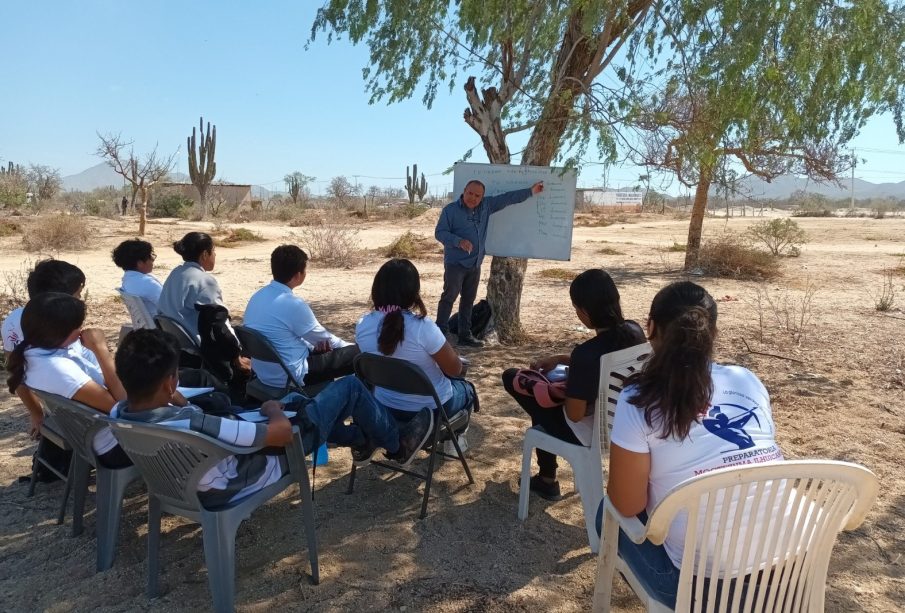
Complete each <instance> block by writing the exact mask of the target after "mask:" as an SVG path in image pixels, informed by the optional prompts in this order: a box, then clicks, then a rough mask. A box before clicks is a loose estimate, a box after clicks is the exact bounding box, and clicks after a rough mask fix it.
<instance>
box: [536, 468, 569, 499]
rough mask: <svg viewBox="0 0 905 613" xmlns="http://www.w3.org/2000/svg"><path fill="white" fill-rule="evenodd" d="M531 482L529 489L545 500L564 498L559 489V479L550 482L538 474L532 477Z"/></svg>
mask: <svg viewBox="0 0 905 613" xmlns="http://www.w3.org/2000/svg"><path fill="white" fill-rule="evenodd" d="M530 483H531V485H530V487H529V489H530V490H531V491H532V492H534V493H535V494H537V495H538V496H540V497H541V498H543V499H544V500H550V501H551V502H556V501H557V500H562V494H561V493H560V491H559V481H553V482H550V481H547V480H545V479H544V478H542V477H541V476H540V475H539V474H538V475H534V476H533V477H531V482H530Z"/></svg>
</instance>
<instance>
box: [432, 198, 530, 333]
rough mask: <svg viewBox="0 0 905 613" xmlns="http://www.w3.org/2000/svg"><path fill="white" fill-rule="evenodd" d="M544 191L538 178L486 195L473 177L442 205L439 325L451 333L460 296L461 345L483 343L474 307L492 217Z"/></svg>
mask: <svg viewBox="0 0 905 613" xmlns="http://www.w3.org/2000/svg"><path fill="white" fill-rule="evenodd" d="M542 191H544V182H543V181H538V182H537V183H535V184H534V185H532V186H531V187H529V188H526V189H516V190H513V191H511V192H506V193H504V194H499V195H498V196H489V197H487V198H484V184H483V183H481V182H480V181H475V180H472V181H469V182H468V183H467V184H466V185H465V189H464V190H463V191H462V195H461V196H460V197H459V199H458V200H456V201H455V202H450V203H449V204H447V205H446V206H445V207H443V212H442V213H440V219H439V220H438V221H437V229H436V230H435V231H434V237H435V238H436V239H437V240H438V241H440V242H441V243H442V244H443V295H441V296H440V304H439V305H438V306H437V326H439V328H440V330H442V331H443V333H444V334H447V333H448V332H449V315H450V313H452V306H453V303H454V302H455V301H456V298H457V297H458V298H459V330H458V334H459V343H458V344H459V345H466V346H468V347H481V346H483V345H484V343H483V342H481V341H479V340H478V339H476V338H475V337H474V336H472V334H471V308H472V306H474V301H475V297H476V296H477V294H478V282H479V281H480V280H481V262H482V261H483V260H484V243H485V241H486V240H487V223H488V221H489V219H490V216H491V215H492V214H494V213H496V212H497V211H501V210H503V209H504V208H506V207H507V206H509V205H510V204H518V203H519V202H524V201H525V200H527V199H528V198H530V197H531V196H533V195H535V194H539V193H541V192H542Z"/></svg>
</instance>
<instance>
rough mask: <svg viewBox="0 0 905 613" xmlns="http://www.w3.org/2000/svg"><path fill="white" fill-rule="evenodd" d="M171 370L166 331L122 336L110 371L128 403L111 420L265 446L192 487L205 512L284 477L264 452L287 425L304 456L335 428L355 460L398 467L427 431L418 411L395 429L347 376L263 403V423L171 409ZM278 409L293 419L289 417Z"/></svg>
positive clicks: (280, 459) (173, 359)
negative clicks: (389, 461) (380, 453)
mask: <svg viewBox="0 0 905 613" xmlns="http://www.w3.org/2000/svg"><path fill="white" fill-rule="evenodd" d="M178 365H179V348H178V345H177V344H176V340H175V339H174V338H173V337H172V336H170V335H169V334H167V333H166V332H163V331H162V330H159V329H154V330H133V331H132V332H130V333H129V334H127V335H126V337H125V338H124V339H123V342H122V344H121V345H120V347H119V350H118V351H117V352H116V371H117V373H118V374H119V377H120V379H121V380H122V382H123V386H124V387H125V390H126V395H127V397H128V399H127V400H126V401H124V402H120V403H119V404H117V406H116V409H115V413H114V414H115V416H116V417H117V418H119V419H125V420H132V421H140V422H145V423H153V424H159V425H161V426H169V427H173V428H190V429H192V430H195V431H197V432H202V433H204V434H206V435H208V436H212V437H214V438H217V439H219V440H222V441H225V442H228V443H231V444H233V445H238V446H241V447H258V446H262V445H263V446H265V447H266V449H264V450H262V451H261V452H260V453H256V454H249V455H241V456H230V457H229V458H226V459H224V460H223V461H221V462H220V463H219V464H218V465H217V466H215V467H213V468H211V469H210V471H208V473H207V474H206V475H205V477H204V478H203V479H202V481H201V484H200V485H199V496H198V497H199V499H200V500H201V501H202V502H203V503H204V504H205V505H206V506H209V507H215V506H220V505H224V504H227V503H230V502H235V501H236V500H239V499H240V498H243V497H244V496H248V495H249V494H252V493H254V492H256V491H258V490H260V489H262V488H264V487H266V486H267V485H269V484H270V483H273V482H274V481H276V480H278V479H279V478H280V477H281V476H282V475H283V474H285V472H286V470H288V467H287V464H286V461H285V456H284V455H282V454H279V453H273V449H272V448H273V447H285V446H286V445H288V444H289V443H290V442H291V440H292V426H293V425H298V426H299V430H300V432H301V433H302V444H303V446H304V448H305V449H306V450H313V449H317V448H318V447H319V446H320V445H321V444H323V443H324V441H325V440H326V435H327V434H328V433H330V432H331V431H334V430H335V429H336V428H347V429H350V430H352V431H354V433H355V436H357V439H358V440H357V444H356V446H355V447H353V448H352V458H353V461H355V462H359V461H362V458H365V460H367V459H370V457H371V456H370V454H372V453H373V451H372V447H373V446H376V447H381V448H383V449H385V450H386V451H387V452H388V454H390V455H391V456H393V457H395V458H398V459H399V460H400V461H406V460H408V459H409V458H410V457H411V456H413V455H414V454H415V452H416V451H417V450H418V448H419V447H420V445H419V442H420V441H421V440H423V437H424V433H425V432H427V431H429V430H430V428H431V425H432V422H431V416H430V412H428V411H425V412H422V414H421V415H419V416H418V418H417V419H413V420H412V421H411V422H410V423H409V424H407V425H406V426H404V427H402V428H399V427H397V426H396V422H395V421H394V420H393V419H392V418H391V417H390V416H389V415H388V414H387V413H386V411H384V410H383V409H382V408H381V407H380V406H378V405H376V404H375V403H374V400H373V399H372V398H371V395H370V394H369V393H368V390H367V389H366V388H365V387H364V385H362V383H361V382H360V381H359V380H358V379H356V378H355V377H345V378H343V379H340V380H339V381H336V382H334V383H331V384H330V385H329V386H327V387H326V388H325V389H324V391H322V392H321V393H320V394H318V396H317V397H316V398H314V399H310V398H308V397H306V396H302V395H300V394H290V397H288V398H287V400H288V401H287V402H286V403H283V402H278V401H276V400H270V401H267V402H265V403H264V404H263V405H262V406H261V413H262V414H264V415H266V416H267V417H268V419H269V421H268V423H254V422H249V421H242V420H232V419H226V418H222V417H216V416H213V415H205V414H204V412H203V411H201V409H199V408H198V407H196V406H193V405H191V404H189V405H186V406H176V405H174V404H172V403H171V398H172V395H173V391H174V390H175V389H176V385H177V383H178V381H177V379H178V374H177V368H178ZM284 409H286V410H291V411H296V412H297V413H296V415H295V417H293V418H291V419H290V418H287V417H286V415H285V414H284V412H283V410H284ZM347 418H351V419H352V422H353V423H352V424H351V425H350V424H344V422H345V420H346V419H347ZM350 436H351V434H350ZM363 454H367V455H366V457H365V455H363Z"/></svg>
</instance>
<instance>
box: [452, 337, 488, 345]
mask: <svg viewBox="0 0 905 613" xmlns="http://www.w3.org/2000/svg"><path fill="white" fill-rule="evenodd" d="M457 344H458V345H459V346H460V347H483V346H484V341H480V340H478V339H476V338H475V337H473V336H471V335H470V334H469V335H468V336H461V335H460V336H459V342H458V343H457Z"/></svg>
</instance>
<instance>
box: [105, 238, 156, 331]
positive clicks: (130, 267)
mask: <svg viewBox="0 0 905 613" xmlns="http://www.w3.org/2000/svg"><path fill="white" fill-rule="evenodd" d="M155 259H157V255H156V254H155V253H154V247H153V246H151V243H149V242H148V241H143V240H141V239H138V238H134V239H130V240H127V241H123V242H121V243H120V244H119V245H117V246H116V248H115V249H114V250H113V262H114V263H115V264H116V265H117V266H119V267H120V268H122V269H123V270H124V271H125V272H124V273H123V284H122V290H123V292H125V293H127V294H131V295H133V296H138V297H139V298H141V301H142V302H143V303H144V305H145V308H146V309H147V310H148V313H150V314H151V316H152V317H153V316H154V315H157V302H158V301H159V300H160V292H161V290H163V285H161V284H160V281H158V280H157V277H155V276H154V275H152V274H151V271H152V270H154V260H155Z"/></svg>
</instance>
